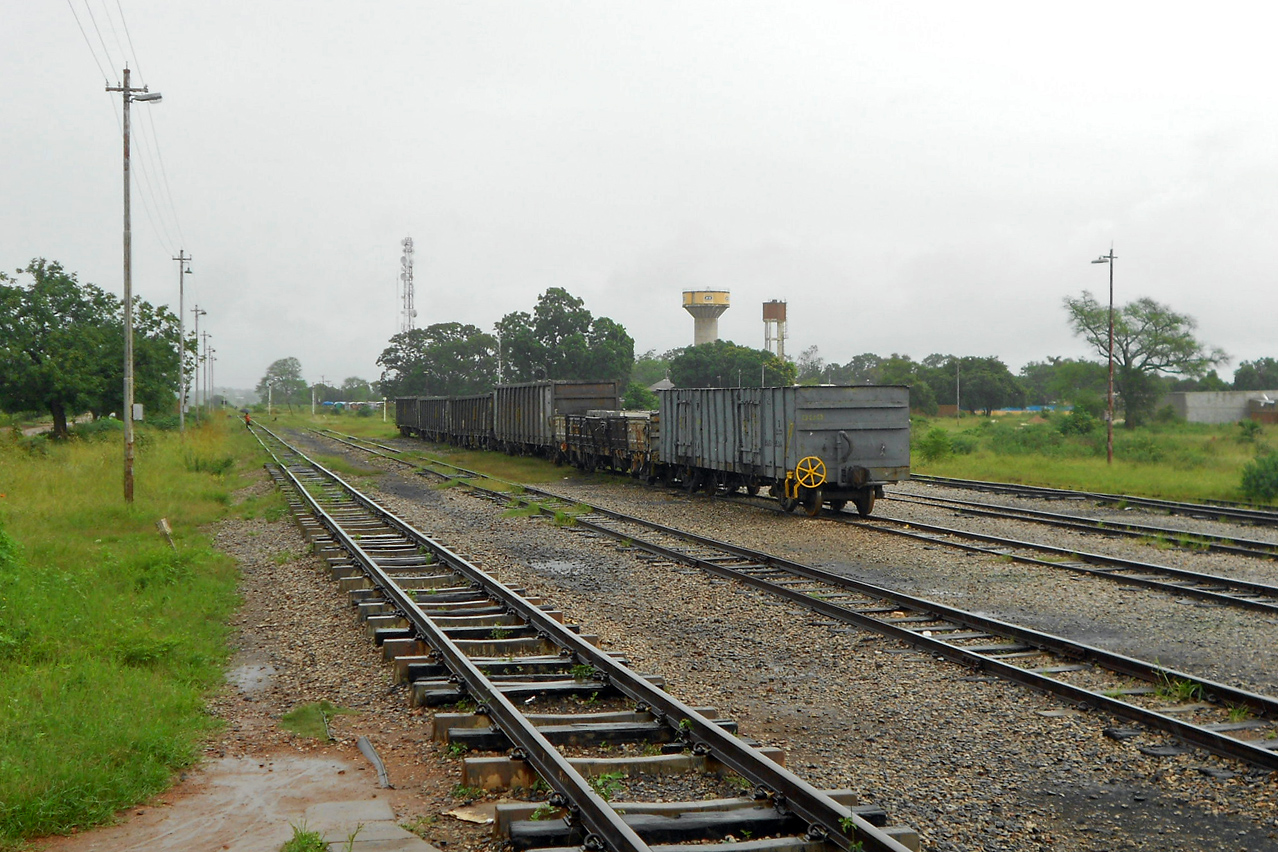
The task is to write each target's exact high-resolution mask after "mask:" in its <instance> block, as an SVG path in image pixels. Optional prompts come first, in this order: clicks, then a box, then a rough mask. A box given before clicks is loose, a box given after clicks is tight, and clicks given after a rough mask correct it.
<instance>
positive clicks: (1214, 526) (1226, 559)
mask: <svg viewBox="0 0 1278 852" xmlns="http://www.w3.org/2000/svg"><path fill="white" fill-rule="evenodd" d="M892 493H893V494H896V493H900V494H901V495H902V496H912V495H916V494H917V495H919V496H925V497H940V498H948V499H959V500H980V501H981V502H987V503H994V504H999V505H1004V506H1013V507H1016V508H1025V509H1034V510H1036V511H1043V512H1055V513H1057V514H1068V515H1078V516H1081V517H1088V518H1094V519H1097V520H1102V521H1110V522H1115V523H1117V522H1126V523H1133V524H1142V525H1146V526H1160V527H1166V528H1171V529H1176V530H1183V531H1185V532H1188V533H1191V534H1193V533H1204V534H1212V535H1220V536H1225V537H1228V538H1231V539H1249V540H1253V541H1264V542H1269V543H1271V544H1275V543H1278V528H1273V527H1254V526H1241V525H1231V524H1222V523H1219V522H1217V521H1206V520H1200V519H1195V518H1187V517H1183V516H1179V515H1173V516H1168V515H1163V514H1153V513H1150V512H1147V511H1141V510H1137V509H1113V508H1108V507H1098V506H1095V505H1093V504H1088V503H1076V502H1072V501H1071V502H1070V503H1069V504H1065V505H1063V504H1062V503H1061V502H1060V501H1056V502H1049V501H1045V500H1018V499H1000V497H999V495H989V494H981V493H980V492H967V493H964V492H963V491H961V490H957V489H941V488H938V487H935V486H929V485H925V484H922V483H906V484H904V485H903V486H901V487H900V488H893V489H892ZM1004 496H1005V495H1004ZM876 514H882V515H888V516H891V517H893V518H901V519H905V520H910V521H917V522H920V523H931V524H936V525H939V526H946V527H951V528H954V529H964V530H973V531H976V532H982V533H989V534H992V535H999V536H1005V537H1009V538H1017V539H1021V540H1024V541H1035V542H1042V543H1045V544H1051V545H1053V546H1056V547H1065V548H1070V549H1075V550H1079V551H1085V552H1088V553H1100V554H1105V555H1107V556H1118V557H1122V558H1125V559H1138V560H1141V561H1143V562H1149V563H1153V564H1157V565H1167V566H1170V567H1172V568H1181V569H1184V570H1189V571H1198V572H1201V573H1204V574H1216V575H1218V576H1221V577H1234V578H1238V579H1242V580H1250V581H1252V582H1257V583H1267V584H1270V585H1275V586H1278V559H1272V558H1253V557H1245V556H1237V555H1230V554H1222V553H1200V552H1195V551H1193V550H1189V549H1185V548H1178V547H1170V546H1168V545H1166V544H1163V545H1158V544H1155V543H1153V542H1150V541H1147V540H1144V539H1143V538H1134V537H1129V536H1104V535H1096V534H1088V533H1085V532H1076V531H1072V530H1064V529H1058V528H1054V527H1048V526H1045V525H1043V524H1035V523H1030V522H1025V521H1015V520H1007V519H1001V518H978V517H971V516H968V515H964V514H962V513H961V512H960V511H959V510H957V509H955V508H952V507H950V508H946V507H941V506H923V505H920V504H917V503H908V502H902V501H894V500H884V501H881V502H880V503H879V508H878V510H877V511H876Z"/></svg>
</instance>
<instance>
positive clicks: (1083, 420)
mask: <svg viewBox="0 0 1278 852" xmlns="http://www.w3.org/2000/svg"><path fill="white" fill-rule="evenodd" d="M1100 425H1101V421H1100V420H1098V419H1096V418H1095V417H1093V416H1092V415H1091V414H1089V413H1088V412H1087V411H1086V410H1085V409H1082V408H1076V409H1074V410H1073V411H1071V412H1070V413H1069V414H1066V415H1065V416H1064V417H1058V418H1056V422H1055V426H1056V429H1057V431H1059V432H1060V433H1061V434H1062V435H1089V434H1091V433H1092V432H1093V431H1095V430H1096V429H1098V428H1100Z"/></svg>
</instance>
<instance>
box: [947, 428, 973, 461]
mask: <svg viewBox="0 0 1278 852" xmlns="http://www.w3.org/2000/svg"><path fill="white" fill-rule="evenodd" d="M978 443H979V441H978V440H977V437H976V436H975V435H971V434H969V433H967V432H960V433H959V434H957V435H951V436H950V449H951V450H953V451H954V455H956V456H969V455H971V454H972V453H974V452H976V446H977V444H978Z"/></svg>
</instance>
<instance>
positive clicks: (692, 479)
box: [683, 467, 704, 494]
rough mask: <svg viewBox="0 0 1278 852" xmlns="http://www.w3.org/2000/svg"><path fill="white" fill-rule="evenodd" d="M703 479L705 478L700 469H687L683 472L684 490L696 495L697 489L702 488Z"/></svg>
mask: <svg viewBox="0 0 1278 852" xmlns="http://www.w3.org/2000/svg"><path fill="white" fill-rule="evenodd" d="M703 479H704V476H703V475H702V473H701V471H700V469H698V468H694V467H690V468H687V469H686V470H685V471H684V472H683V490H684V491H687V492H688V493H689V494H694V493H696V491H697V489H698V488H700V487H701V482H702V480H703Z"/></svg>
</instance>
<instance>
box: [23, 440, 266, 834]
mask: <svg viewBox="0 0 1278 852" xmlns="http://www.w3.org/2000/svg"><path fill="white" fill-rule="evenodd" d="M139 438H140V440H139V442H138V451H137V460H136V465H135V475H136V489H135V494H136V499H135V502H134V503H133V505H132V506H129V505H126V504H125V503H124V500H123V496H122V467H123V461H122V455H123V454H122V448H121V446H119V444H118V443H117V442H116V441H102V442H98V441H71V442H67V443H49V444H47V445H46V446H45V447H44V449H43V451H42V452H41V453H38V454H37V453H31V452H29V451H25V450H24V449H23V448H22V446H21V445H20V443H19V442H17V441H13V440H10V441H7V442H3V443H0V493H2V494H3V496H0V529H2V530H3V531H4V537H3V538H2V539H0V683H3V684H4V690H3V697H2V700H0V848H3V847H8V846H12V845H14V844H15V843H17V842H18V841H19V840H20V839H22V838H27V837H31V836H36V835H40V834H46V833H61V832H66V831H69V830H71V829H73V828H77V827H86V826H89V825H93V824H96V823H101V822H104V821H107V820H110V819H111V818H112V816H113V814H114V813H115V812H116V811H117V810H119V809H120V808H123V807H127V806H129V805H131V804H134V803H136V802H138V801H141V800H144V799H146V798H147V797H149V796H150V795H153V794H155V793H157V792H159V791H160V790H162V789H164V788H165V787H166V786H167V785H168V784H169V782H170V780H171V778H172V776H173V773H174V772H175V771H176V770H178V769H179V768H181V767H183V766H185V765H187V764H189V763H190V762H192V761H193V760H194V759H195V758H196V757H197V756H198V754H199V750H200V745H201V742H202V740H203V737H205V736H206V735H207V734H208V733H209V732H210V730H211V729H212V728H213V727H214V725H215V724H216V723H215V722H214V720H212V719H211V718H210V717H209V716H207V715H206V714H205V713H204V712H203V708H204V703H205V697H206V694H207V692H208V691H209V690H210V689H212V688H213V687H214V686H215V685H217V684H218V683H219V682H220V680H221V676H222V668H223V665H224V663H225V661H226V659H227V656H228V650H227V627H226V621H227V617H228V615H229V613H230V612H231V610H232V609H233V608H234V606H235V604H236V594H235V582H236V572H235V570H234V566H233V565H232V563H231V562H230V560H229V559H227V558H226V557H224V556H222V555H220V554H218V553H216V552H215V551H214V550H213V549H212V548H211V546H210V541H209V538H208V533H207V531H206V530H205V529H203V527H205V525H207V524H209V523H211V522H212V521H214V520H216V519H217V518H219V517H220V516H222V515H223V514H225V513H226V512H227V511H228V504H229V503H230V495H231V492H232V490H234V489H235V488H237V487H239V485H240V483H241V476H240V473H239V472H241V471H245V470H247V469H248V468H249V467H250V466H255V465H256V464H257V463H259V459H258V457H257V456H256V453H255V452H254V449H253V447H252V445H250V444H249V443H248V442H247V440H246V438H247V436H245V435H244V434H243V432H242V430H240V431H239V432H236V431H232V430H228V429H227V424H220V423H212V424H207V425H204V426H202V427H201V428H199V429H195V430H191V431H189V432H188V434H187V438H186V441H185V442H184V443H183V442H180V441H179V437H178V436H177V435H176V434H172V433H159V432H151V431H143V432H140V433H139ZM226 459H231V461H230V462H229V463H227V462H226V461H225V460H226ZM160 518H167V519H168V521H169V523H170V525H171V526H172V529H173V541H174V544H175V545H176V550H175V549H173V548H171V547H170V546H169V543H168V541H167V540H166V539H165V538H164V536H163V535H162V534H160V533H159V531H158V530H157V529H156V522H157V521H158V520H159V519H160Z"/></svg>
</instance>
